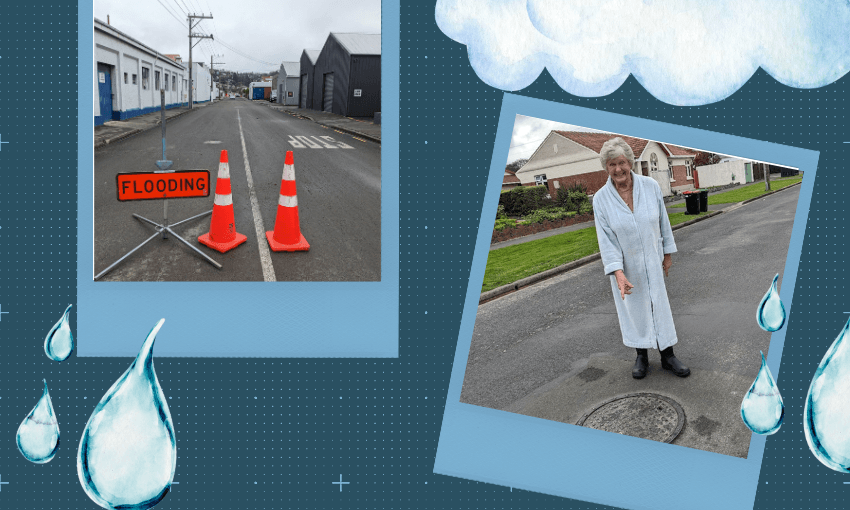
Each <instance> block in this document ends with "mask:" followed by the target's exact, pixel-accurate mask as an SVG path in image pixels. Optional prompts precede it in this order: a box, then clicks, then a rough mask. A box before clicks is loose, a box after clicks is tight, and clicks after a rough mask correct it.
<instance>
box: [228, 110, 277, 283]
mask: <svg viewBox="0 0 850 510" xmlns="http://www.w3.org/2000/svg"><path fill="white" fill-rule="evenodd" d="M236 119H237V120H238V121H239V139H240V140H242V159H243V160H244V162H245V175H246V177H247V178H248V196H249V197H250V198H251V212H252V213H253V215H254V231H255V232H256V234H257V246H258V247H259V249H260V265H262V266H263V280H265V281H267V282H274V281H277V278H276V277H275V274H274V266H273V265H272V255H271V252H270V251H269V246H268V244H267V243H266V233H265V231H264V230H263V216H262V215H261V214H260V205H259V203H258V202H257V193H256V192H255V191H254V178H253V177H252V176H251V164H250V163H249V162H248V149H246V148H245V135H244V134H242V116H241V115H239V111H238V110H237V111H236Z"/></svg>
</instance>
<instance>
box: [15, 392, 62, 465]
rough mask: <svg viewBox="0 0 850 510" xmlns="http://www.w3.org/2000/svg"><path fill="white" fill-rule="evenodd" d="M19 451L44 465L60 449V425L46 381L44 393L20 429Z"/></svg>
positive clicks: (18, 437) (25, 456)
mask: <svg viewBox="0 0 850 510" xmlns="http://www.w3.org/2000/svg"><path fill="white" fill-rule="evenodd" d="M16 440H17V442H18V450H20V451H21V454H22V455H23V456H24V458H25V459H27V460H28V461H30V462H35V463H36V464H44V463H45V462H50V461H51V459H53V456H54V455H56V450H58V449H59V423H58V422H57V421H56V413H55V412H54V411H53V403H52V402H51V401H50V393H48V392H47V381H46V380H45V381H44V393H43V394H42V395H41V398H40V399H38V403H37V404H36V405H35V407H33V408H32V411H30V414H28V415H27V417H26V418H24V421H23V422H21V426H20V427H18V435H17V437H16Z"/></svg>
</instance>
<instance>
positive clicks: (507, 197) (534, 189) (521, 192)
mask: <svg viewBox="0 0 850 510" xmlns="http://www.w3.org/2000/svg"><path fill="white" fill-rule="evenodd" d="M548 192H549V190H548V188H547V187H546V186H517V187H516V188H514V189H512V190H510V191H508V192H507V193H502V194H501V195H500V196H499V204H500V205H503V206H505V214H506V215H508V216H525V215H526V214H530V213H531V212H532V211H535V210H537V209H539V208H541V207H544V206H545V205H547V202H548V203H550V204H551V202H552V201H551V200H547V199H546V198H545V197H546V194H547V193H548Z"/></svg>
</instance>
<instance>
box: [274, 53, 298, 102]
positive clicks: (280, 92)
mask: <svg viewBox="0 0 850 510" xmlns="http://www.w3.org/2000/svg"><path fill="white" fill-rule="evenodd" d="M300 85H301V63H300V62H282V63H281V64H280V73H278V75H277V102H278V103H280V104H285V105H293V106H298V103H299V96H298V93H299V88H300Z"/></svg>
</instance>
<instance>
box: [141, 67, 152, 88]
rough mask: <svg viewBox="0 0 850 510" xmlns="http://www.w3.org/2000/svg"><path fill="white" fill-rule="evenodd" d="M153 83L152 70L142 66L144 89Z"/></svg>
mask: <svg viewBox="0 0 850 510" xmlns="http://www.w3.org/2000/svg"><path fill="white" fill-rule="evenodd" d="M150 84H151V70H150V69H148V68H147V67H143V68H142V89H143V90H147V89H148V87H150Z"/></svg>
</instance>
